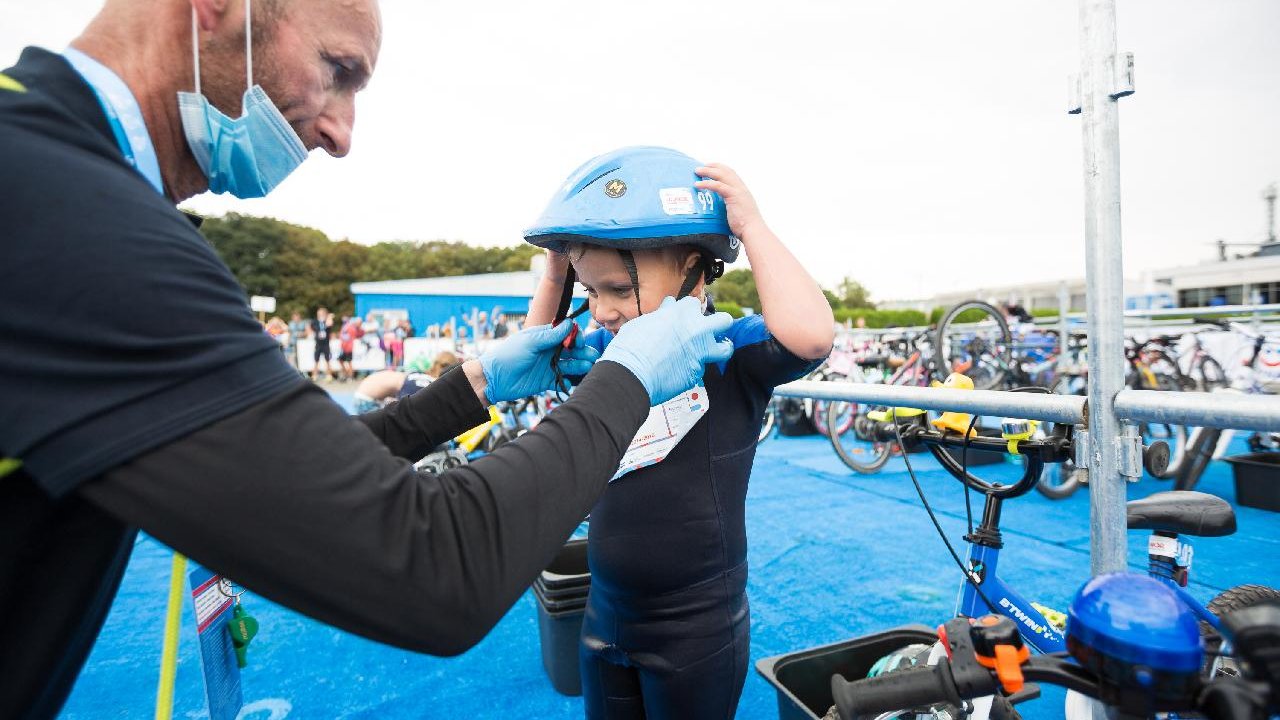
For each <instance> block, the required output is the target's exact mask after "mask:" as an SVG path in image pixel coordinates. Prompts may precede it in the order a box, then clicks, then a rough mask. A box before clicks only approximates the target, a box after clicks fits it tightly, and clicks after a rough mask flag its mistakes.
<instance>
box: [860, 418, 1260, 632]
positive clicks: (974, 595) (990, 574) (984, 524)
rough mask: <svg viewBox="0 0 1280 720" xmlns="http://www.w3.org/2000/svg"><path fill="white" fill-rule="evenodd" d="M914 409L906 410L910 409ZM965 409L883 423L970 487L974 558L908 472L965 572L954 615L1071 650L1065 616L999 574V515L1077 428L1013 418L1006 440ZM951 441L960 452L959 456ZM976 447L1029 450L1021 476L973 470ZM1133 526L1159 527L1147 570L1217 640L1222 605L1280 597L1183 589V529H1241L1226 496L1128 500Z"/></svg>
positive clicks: (1160, 459) (1256, 588) (1149, 456)
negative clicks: (945, 417)
mask: <svg viewBox="0 0 1280 720" xmlns="http://www.w3.org/2000/svg"><path fill="white" fill-rule="evenodd" d="M903 411H905V412H903ZM966 417H968V416H966V415H965V414H959V413H958V414H956V416H955V417H954V418H953V422H959V423H961V425H962V426H963V425H964V424H967V425H968V427H967V428H966V431H964V432H958V431H955V430H942V429H935V428H933V427H931V425H930V423H929V422H928V421H927V419H926V417H925V415H924V414H923V413H922V412H921V411H919V410H916V409H913V408H895V409H894V410H893V411H892V418H891V419H890V420H889V421H888V422H885V423H881V424H879V425H878V427H877V428H876V432H877V434H879V435H880V436H882V437H889V436H892V437H895V438H896V439H897V440H898V441H899V442H900V443H901V444H902V446H903V448H904V449H908V448H910V447H912V446H916V445H924V446H925V447H927V448H928V450H929V452H930V453H931V454H932V455H933V456H934V458H935V459H936V460H937V461H938V463H939V464H940V465H942V467H943V469H945V470H946V471H947V472H948V473H949V474H950V475H951V476H952V477H954V478H956V479H957V480H959V481H960V482H961V483H962V484H963V485H964V486H965V488H966V495H965V500H966V503H965V505H966V514H967V515H968V519H969V522H968V526H969V532H968V533H967V534H966V535H965V536H964V541H965V544H966V559H965V560H964V561H962V560H961V559H960V556H959V554H957V552H956V550H955V548H954V547H953V546H952V544H951V542H950V541H949V540H948V539H947V538H946V535H945V534H944V533H943V531H942V527H941V525H940V524H939V523H938V520H937V518H936V517H935V516H934V513H933V510H932V508H931V507H930V505H929V502H928V500H927V499H926V498H925V495H924V492H923V490H922V489H921V487H920V484H919V482H918V481H917V480H916V478H915V473H914V471H913V470H912V469H911V463H910V461H909V460H908V461H907V471H908V474H909V475H910V476H911V480H912V483H913V484H914V485H915V488H916V492H917V494H918V495H919V497H920V500H921V503H922V504H923V505H924V508H925V510H926V511H927V512H928V514H929V517H930V519H931V520H932V521H933V525H934V527H935V529H936V530H937V531H938V535H939V537H941V538H942V540H943V543H944V544H945V545H946V547H947V550H948V552H949V553H950V554H951V557H952V559H953V560H955V562H956V565H957V567H958V568H959V569H960V571H961V573H962V574H963V577H964V579H963V580H962V581H961V587H960V592H959V596H958V600H957V603H956V611H955V614H956V615H957V616H961V617H979V616H982V615H986V614H988V613H995V614H997V615H1002V616H1005V617H1007V618H1009V619H1010V620H1012V621H1013V622H1014V623H1015V624H1016V626H1017V627H1018V629H1019V631H1020V633H1021V635H1022V637H1023V639H1024V640H1025V641H1026V643H1027V644H1028V645H1030V646H1031V647H1032V648H1033V649H1035V650H1036V651H1038V652H1040V653H1044V654H1052V653H1061V652H1064V651H1066V650H1067V649H1068V647H1067V643H1066V638H1065V635H1064V630H1065V627H1064V624H1063V623H1064V621H1065V616H1063V615H1062V613H1059V612H1057V611H1054V610H1052V609H1051V608H1049V607H1047V606H1045V605H1041V604H1038V603H1035V602H1032V601H1029V600H1027V599H1026V597H1024V596H1023V595H1022V594H1020V593H1019V592H1018V591H1017V590H1016V589H1014V588H1013V587H1012V586H1010V585H1009V584H1007V583H1006V582H1005V581H1004V580H1003V579H1001V578H1000V577H999V575H998V574H997V569H998V567H999V559H1000V551H1001V549H1002V548H1003V547H1004V540H1003V536H1002V534H1001V532H1000V517H1001V509H1002V505H1003V503H1004V502H1005V501H1007V500H1010V499H1013V498H1016V497H1019V496H1022V495H1025V494H1026V493H1028V492H1030V491H1031V490H1032V488H1033V487H1034V486H1035V484H1036V483H1037V482H1038V481H1039V478H1040V474H1041V472H1042V470H1043V468H1044V466H1045V465H1046V464H1050V463H1061V462H1063V461H1064V460H1066V459H1068V458H1070V457H1072V456H1073V455H1074V452H1075V444H1074V429H1073V428H1072V426H1070V425H1065V424H1064V425H1058V426H1056V427H1054V428H1053V430H1052V432H1050V433H1048V434H1047V435H1045V436H1044V437H1041V438H1037V437H1035V435H1036V428H1035V427H1034V426H1035V423H1033V422H1032V421H1027V420H1017V419H1008V418H1007V419H1005V421H1004V422H1003V423H1002V428H1001V437H1000V438H985V437H971V436H970V435H969V433H968V429H970V428H972V426H973V424H974V423H975V419H974V418H972V417H968V419H967V420H966V419H965V418H966ZM948 449H952V450H959V455H960V457H959V458H957V457H956V456H955V454H954V453H953V452H948V451H947V450H948ZM970 451H987V452H1001V453H1013V454H1015V455H1020V456H1022V457H1023V458H1025V464H1024V467H1023V474H1022V476H1021V477H1020V478H1019V479H1018V480H1017V481H1016V482H1014V483H1013V484H1011V485H1010V484H1003V483H998V482H990V481H987V480H983V479H982V478H979V477H976V476H975V475H973V474H972V473H970V472H969V470H968V462H967V459H968V454H969V452H970ZM1167 462H1168V448H1167V447H1166V446H1165V445H1164V444H1163V443H1159V442H1157V443H1154V444H1152V445H1150V446H1148V447H1146V448H1144V452H1143V464H1144V466H1145V467H1146V468H1147V469H1148V471H1149V472H1153V474H1158V473H1159V472H1162V471H1163V469H1164V468H1163V467H1162V465H1164V464H1166V463H1167ZM970 489H972V490H975V491H977V492H978V493H980V494H981V495H983V496H984V498H985V500H984V503H983V507H982V514H981V520H980V522H979V524H978V525H977V526H976V527H975V526H974V525H973V518H972V513H971V511H969V509H968V508H969V503H968V490H970ZM1126 515H1127V525H1128V527H1129V529H1131V530H1150V531H1151V535H1150V537H1149V538H1148V543H1147V547H1148V562H1149V565H1148V576H1149V577H1151V578H1154V579H1156V580H1157V581H1159V582H1161V583H1163V584H1164V585H1166V586H1167V587H1169V588H1170V589H1171V590H1172V591H1173V592H1174V594H1175V595H1176V596H1177V598H1178V599H1179V602H1180V603H1181V605H1182V606H1183V607H1185V608H1186V609H1187V610H1188V611H1189V612H1192V613H1194V615H1195V616H1196V617H1197V618H1198V619H1199V620H1200V621H1201V622H1202V623H1203V625H1202V628H1203V632H1204V634H1205V636H1206V638H1207V641H1208V642H1218V640H1216V638H1218V637H1219V635H1218V633H1220V631H1221V624H1220V621H1219V619H1218V615H1219V613H1222V612H1226V611H1229V610H1234V609H1238V608H1239V607H1241V606H1247V605H1252V604H1256V603H1258V602H1266V601H1276V602H1280V591H1278V590H1275V589H1273V588H1269V587H1265V586H1261V585H1238V586H1235V587H1232V588H1230V589H1228V590H1225V591H1223V592H1222V593H1220V594H1219V595H1218V596H1216V597H1215V598H1214V599H1213V600H1212V601H1210V603H1209V604H1208V605H1207V606H1205V605H1201V604H1200V603H1199V602H1198V601H1197V600H1196V599H1195V598H1193V597H1192V596H1191V595H1190V594H1189V593H1187V591H1186V590H1184V589H1183V588H1184V587H1185V586H1186V584H1187V583H1188V582H1189V580H1190V570H1191V560H1192V556H1193V550H1192V543H1191V542H1189V541H1188V540H1186V539H1185V537H1183V536H1191V537H1222V536H1225V535H1230V534H1231V533H1233V532H1235V529H1236V526H1235V512H1234V510H1232V508H1231V505H1230V504H1229V503H1227V502H1226V501H1225V500H1223V499H1221V498H1219V497H1216V496H1213V495H1208V494H1205V493H1198V492H1190V491H1166V492H1160V493H1155V494H1153V495H1150V496H1148V497H1146V498H1142V499H1138V500H1131V501H1129V502H1128V503H1127V504H1126Z"/></svg>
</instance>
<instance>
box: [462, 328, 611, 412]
mask: <svg viewBox="0 0 1280 720" xmlns="http://www.w3.org/2000/svg"><path fill="white" fill-rule="evenodd" d="M572 328H573V321H572V320H565V321H564V322H562V323H560V324H559V325H557V326H555V327H551V326H550V325H538V326H536V327H531V328H525V329H524V330H521V331H520V332H518V333H516V334H514V335H508V336H507V338H506V339H504V340H503V341H501V342H498V343H494V344H493V345H491V346H490V347H489V349H488V350H487V351H485V353H484V354H483V355H481V356H480V369H481V370H482V371H483V372H484V380H485V384H486V387H485V391H484V395H485V399H487V400H488V401H489V402H490V403H496V402H501V401H503V400H516V399H518V398H522V397H528V396H530V395H537V394H538V393H542V392H546V391H547V390H552V389H554V388H555V384H556V376H555V373H554V372H553V371H552V369H551V356H552V355H554V354H555V351H556V347H558V346H559V345H560V343H562V342H564V339H565V338H566V337H568V336H569V331H570V330H571V329H572ZM599 357H600V353H599V352H598V351H597V350H596V349H595V348H593V347H588V346H586V345H584V344H583V343H582V333H578V336H577V337H576V338H575V339H574V343H573V345H571V346H570V347H567V348H565V349H564V351H563V352H561V353H560V363H559V367H560V372H561V373H562V374H564V375H586V374H587V372H588V371H590V370H591V364H592V363H594V362H595V361H596V359H597V358H599Z"/></svg>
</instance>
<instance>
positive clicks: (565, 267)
mask: <svg viewBox="0 0 1280 720" xmlns="http://www.w3.org/2000/svg"><path fill="white" fill-rule="evenodd" d="M568 274H569V253H562V252H556V251H555V250H552V249H550V248H548V249H547V273H546V277H547V279H548V280H551V281H553V282H555V283H556V284H557V285H563V284H564V279H565V276H567V275H568Z"/></svg>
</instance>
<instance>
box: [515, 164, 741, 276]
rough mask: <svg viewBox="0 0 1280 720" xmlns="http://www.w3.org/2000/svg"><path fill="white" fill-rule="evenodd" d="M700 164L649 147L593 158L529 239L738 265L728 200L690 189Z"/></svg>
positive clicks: (576, 173) (561, 249) (550, 205)
mask: <svg viewBox="0 0 1280 720" xmlns="http://www.w3.org/2000/svg"><path fill="white" fill-rule="evenodd" d="M700 165H701V163H699V162H698V161H697V160H694V159H693V158H691V157H689V156H688V155H685V154H684V153H682V152H677V151H675V150H671V149H669V148H662V147H650V146H637V147H626V148H622V149H620V150H614V151H613V152H610V153H605V154H604V155H600V156H598V157H595V158H592V159H591V160H588V161H587V162H586V163H584V164H583V165H582V166H581V167H579V168H578V169H577V170H575V171H574V172H573V174H572V175H570V176H569V179H568V180H566V181H565V183H564V185H563V186H562V187H561V188H560V190H559V191H557V192H556V194H555V195H554V196H552V198H551V202H550V203H548V204H547V208H546V210H544V211H543V212H542V217H540V218H538V220H537V222H535V223H534V224H533V226H532V227H530V228H528V229H526V230H525V232H524V239H525V240H526V241H528V242H530V243H532V244H534V245H537V246H538V247H544V248H551V249H552V250H556V251H558V252H564V248H565V245H566V244H568V243H571V242H581V243H587V244H591V245H600V246H603V247H612V248H617V249H619V250H647V249H653V248H661V247H668V246H671V245H693V246H695V247H698V248H701V249H703V250H705V251H706V252H707V253H709V254H710V255H711V256H712V257H713V258H714V259H717V260H723V261H725V262H733V261H734V260H735V259H737V257H738V239H737V238H735V237H733V235H732V233H730V231H729V220H728V217H727V215H726V214H725V207H724V200H722V199H721V198H720V196H719V195H716V194H715V193H714V192H711V191H710V190H699V189H697V188H696V187H694V185H693V184H694V183H696V182H697V181H698V180H699V179H700V178H699V177H698V174H697V173H695V172H694V169H695V168H697V167H698V166H700Z"/></svg>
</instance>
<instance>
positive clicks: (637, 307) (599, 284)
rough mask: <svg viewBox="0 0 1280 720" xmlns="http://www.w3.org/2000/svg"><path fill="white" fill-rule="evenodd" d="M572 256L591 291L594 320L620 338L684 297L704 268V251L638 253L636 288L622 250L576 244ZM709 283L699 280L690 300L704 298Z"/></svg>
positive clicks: (571, 247) (677, 249) (668, 249)
mask: <svg viewBox="0 0 1280 720" xmlns="http://www.w3.org/2000/svg"><path fill="white" fill-rule="evenodd" d="M568 250H569V262H570V263H571V264H572V265H573V270H574V273H575V274H577V276H578V281H579V282H581V283H582V285H583V287H585V288H586V290H587V303H588V304H589V305H590V308H591V318H592V319H593V320H595V321H596V322H597V323H599V324H600V326H601V327H603V328H605V329H607V330H609V331H610V332H614V333H616V332H618V330H619V328H621V327H622V325H623V324H624V323H626V322H627V321H628V320H633V319H635V318H636V317H637V316H638V315H639V314H640V313H649V312H653V311H654V310H657V309H658V306H659V305H661V304H662V299H663V298H665V297H667V296H671V297H676V296H678V295H679V294H680V290H681V288H682V287H683V285H684V283H685V280H686V278H687V277H688V276H689V273H690V271H693V270H694V269H695V268H698V267H699V265H700V264H701V263H702V253H701V251H700V250H699V249H698V248H695V247H693V246H691V245H669V246H667V247H662V248H656V249H653V250H633V251H631V256H632V257H633V258H634V259H635V271H636V272H635V283H634V284H633V282H632V276H631V272H630V271H629V270H628V269H627V266H626V264H625V262H624V261H623V256H622V254H621V253H619V252H618V251H617V250H614V249H612V248H607V247H601V246H599V245H590V244H586V243H571V244H570V245H569V247H568ZM703 282H704V281H703V280H699V281H698V283H697V284H696V285H694V287H693V289H692V290H691V291H690V293H689V294H690V295H693V296H695V297H700V296H701V295H702V288H703ZM637 290H638V292H639V302H637V294H636V293H637Z"/></svg>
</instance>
